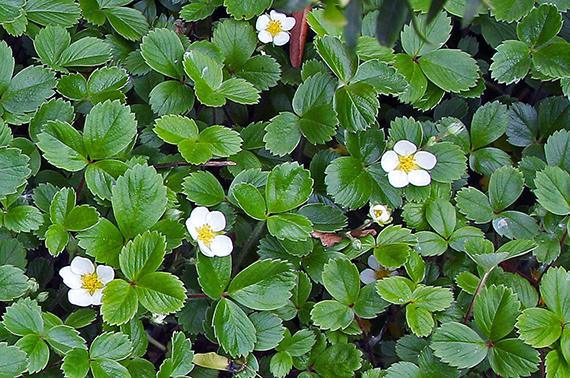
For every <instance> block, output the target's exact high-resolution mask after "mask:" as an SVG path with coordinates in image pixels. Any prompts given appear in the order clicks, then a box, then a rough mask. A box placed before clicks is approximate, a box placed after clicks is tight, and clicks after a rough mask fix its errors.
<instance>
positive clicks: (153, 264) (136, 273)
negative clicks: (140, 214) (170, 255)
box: [119, 231, 166, 281]
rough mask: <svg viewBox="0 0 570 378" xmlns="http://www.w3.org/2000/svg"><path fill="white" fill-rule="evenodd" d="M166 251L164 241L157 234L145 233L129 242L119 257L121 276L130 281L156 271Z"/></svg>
mask: <svg viewBox="0 0 570 378" xmlns="http://www.w3.org/2000/svg"><path fill="white" fill-rule="evenodd" d="M165 250H166V240H165V238H164V236H162V235H161V234H159V233H158V232H156V231H154V232H145V233H143V234H140V235H137V236H135V238H134V239H133V240H130V241H129V242H128V243H127V244H126V245H125V247H124V248H123V250H122V251H121V254H120V255H119V264H120V266H121V271H122V272H123V274H124V275H125V276H126V277H127V278H128V279H129V280H131V281H136V280H138V279H139V278H140V277H142V276H144V275H146V274H149V273H152V272H154V271H155V270H157V269H158V267H159V266H160V264H161V263H162V260H163V259H164V254H165Z"/></svg>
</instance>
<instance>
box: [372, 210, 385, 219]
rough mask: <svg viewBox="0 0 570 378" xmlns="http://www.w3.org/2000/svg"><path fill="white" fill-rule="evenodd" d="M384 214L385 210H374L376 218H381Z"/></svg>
mask: <svg viewBox="0 0 570 378" xmlns="http://www.w3.org/2000/svg"><path fill="white" fill-rule="evenodd" d="M382 214H384V210H374V218H377V219H378V218H380V217H381V216H382Z"/></svg>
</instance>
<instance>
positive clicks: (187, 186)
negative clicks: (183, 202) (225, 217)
mask: <svg viewBox="0 0 570 378" xmlns="http://www.w3.org/2000/svg"><path fill="white" fill-rule="evenodd" d="M184 194H186V196H187V197H188V199H189V200H190V201H192V202H194V203H196V205H198V206H215V205H217V204H219V203H220V202H222V201H223V200H224V197H225V193H224V189H223V188H222V185H221V184H220V182H219V181H218V179H216V177H215V176H214V175H213V174H211V173H210V172H207V171H199V172H193V173H192V174H190V176H188V177H186V178H185V179H184Z"/></svg>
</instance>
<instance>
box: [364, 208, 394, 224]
mask: <svg viewBox="0 0 570 378" xmlns="http://www.w3.org/2000/svg"><path fill="white" fill-rule="evenodd" d="M369 214H370V218H372V220H373V221H374V222H376V223H378V224H379V225H381V226H383V225H385V224H388V223H390V221H391V220H392V219H391V218H390V217H391V216H392V213H391V212H390V210H388V208H387V207H386V206H384V205H379V204H376V205H374V206H370V212H369Z"/></svg>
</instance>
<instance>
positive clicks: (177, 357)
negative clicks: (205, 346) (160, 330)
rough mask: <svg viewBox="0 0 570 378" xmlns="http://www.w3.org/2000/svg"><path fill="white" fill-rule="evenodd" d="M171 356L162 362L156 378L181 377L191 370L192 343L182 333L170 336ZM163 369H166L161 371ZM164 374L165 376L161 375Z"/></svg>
mask: <svg viewBox="0 0 570 378" xmlns="http://www.w3.org/2000/svg"><path fill="white" fill-rule="evenodd" d="M170 350H171V356H170V357H169V358H167V359H165V360H164V362H163V364H162V365H161V366H160V370H159V372H158V374H157V377H183V376H187V374H188V373H189V372H190V370H192V368H193V367H194V364H193V363H192V359H193V357H194V352H193V351H192V341H191V340H190V339H187V338H186V336H185V335H184V333H182V332H180V331H177V332H174V334H173V335H172V343H171V347H170ZM163 367H168V368H167V369H165V370H164V371H163ZM163 373H166V374H163Z"/></svg>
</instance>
